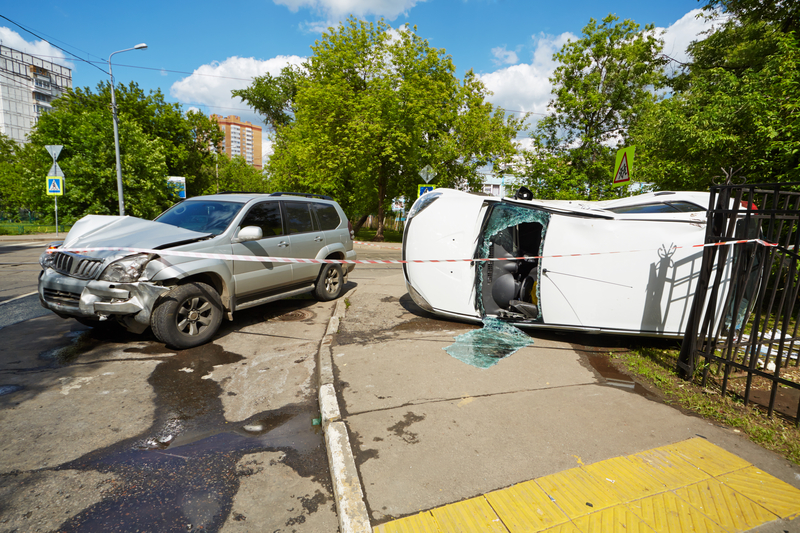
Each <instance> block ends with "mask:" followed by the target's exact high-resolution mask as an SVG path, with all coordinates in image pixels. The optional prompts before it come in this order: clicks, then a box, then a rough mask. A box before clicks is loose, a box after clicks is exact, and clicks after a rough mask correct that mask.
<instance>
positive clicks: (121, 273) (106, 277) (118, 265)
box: [100, 254, 153, 283]
mask: <svg viewBox="0 0 800 533" xmlns="http://www.w3.org/2000/svg"><path fill="white" fill-rule="evenodd" d="M152 258H153V254H136V255H129V256H127V257H123V258H122V259H117V260H116V261H114V262H113V263H111V264H110V265H108V266H107V267H106V269H105V270H104V271H103V273H102V274H101V275H100V279H101V280H103V281H112V282H115V283H133V282H134V281H136V280H138V279H139V276H141V275H142V272H144V267H145V266H147V263H149V262H150V260H151V259H152Z"/></svg>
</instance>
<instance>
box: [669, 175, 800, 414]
mask: <svg viewBox="0 0 800 533" xmlns="http://www.w3.org/2000/svg"><path fill="white" fill-rule="evenodd" d="M756 240H757V241H756ZM737 241H748V242H744V243H742V242H739V243H736V242H737ZM754 241H756V242H754ZM706 243H707V244H720V245H719V246H709V247H706V248H705V249H704V251H703V264H702V267H701V270H700V278H699V280H698V286H697V290H696V292H695V296H694V301H693V304H692V308H691V311H690V315H689V324H688V326H687V329H686V335H685V337H684V340H683V345H682V348H681V354H680V358H679V361H678V370H679V372H680V373H681V375H682V376H683V377H684V378H685V379H693V378H695V377H698V378H699V379H701V380H702V385H703V386H704V387H705V386H707V385H708V382H709V380H713V381H715V382H716V383H717V384H718V385H719V386H720V388H721V393H722V395H723V396H724V395H725V394H730V393H734V394H737V395H740V396H741V397H742V398H743V400H744V403H745V405H747V404H749V403H751V402H754V401H755V402H756V403H759V404H761V405H763V406H764V407H766V408H767V411H768V414H769V416H772V415H773V413H774V412H775V411H776V408H777V407H778V406H779V407H780V409H778V411H779V412H781V413H782V414H783V415H786V416H789V417H793V418H794V419H795V424H797V425H800V399H799V398H800V379H798V377H797V376H800V367H799V366H798V365H799V364H800V338H798V325H799V324H800V320H798V314H800V313H798V311H799V310H800V305H798V289H799V288H800V283H799V280H798V276H799V275H800V256H799V255H798V251H800V183H782V184H764V185H718V186H714V187H712V188H711V200H710V204H709V211H708V225H707V229H706ZM724 243H729V244H724ZM733 243H736V244H733ZM787 402H788V408H787Z"/></svg>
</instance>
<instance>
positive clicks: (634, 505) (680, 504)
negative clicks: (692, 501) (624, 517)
mask: <svg viewBox="0 0 800 533" xmlns="http://www.w3.org/2000/svg"><path fill="white" fill-rule="evenodd" d="M628 508H629V509H630V510H631V512H633V514H635V515H636V516H638V517H639V518H641V519H642V521H643V522H644V523H645V524H647V525H648V526H650V527H651V528H653V529H654V530H655V531H657V532H659V533H684V532H686V533H688V532H696V533H717V532H719V533H725V532H727V530H726V529H725V528H723V527H722V526H721V525H719V524H717V523H715V522H713V521H711V519H710V518H708V517H707V516H706V515H704V514H703V513H701V512H700V511H699V510H698V509H697V508H696V507H693V506H692V505H689V504H688V503H687V502H685V501H684V500H682V499H680V498H678V497H677V496H676V495H675V494H674V493H672V492H662V493H661V494H656V495H655V496H650V497H648V498H643V499H641V500H636V501H633V502H630V503H628Z"/></svg>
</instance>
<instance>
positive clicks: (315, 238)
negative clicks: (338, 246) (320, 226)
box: [314, 235, 324, 242]
mask: <svg viewBox="0 0 800 533" xmlns="http://www.w3.org/2000/svg"><path fill="white" fill-rule="evenodd" d="M323 240H324V239H323V238H322V237H320V236H319V235H317V236H316V237H314V242H322V241H323Z"/></svg>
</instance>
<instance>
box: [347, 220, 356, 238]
mask: <svg viewBox="0 0 800 533" xmlns="http://www.w3.org/2000/svg"><path fill="white" fill-rule="evenodd" d="M347 229H348V230H349V231H350V240H351V241H353V240H355V238H356V234H355V233H354V232H353V223H352V222H351V221H350V219H347Z"/></svg>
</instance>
